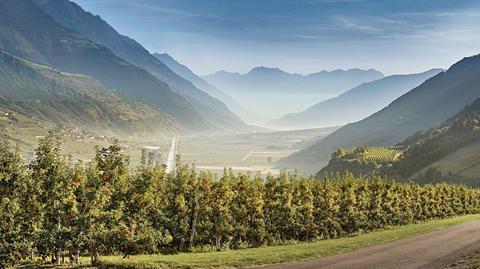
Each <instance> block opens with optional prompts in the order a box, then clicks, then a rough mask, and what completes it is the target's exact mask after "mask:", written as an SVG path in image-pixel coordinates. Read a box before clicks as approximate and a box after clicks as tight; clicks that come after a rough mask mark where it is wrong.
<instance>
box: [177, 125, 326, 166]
mask: <svg viewBox="0 0 480 269" xmlns="http://www.w3.org/2000/svg"><path fill="white" fill-rule="evenodd" d="M333 130H334V128H322V129H310V130H299V131H285V132H268V133H255V134H243V135H229V136H208V137H183V138H180V139H179V142H178V143H179V144H178V152H179V153H180V154H181V155H182V158H183V160H184V161H186V162H190V163H195V165H196V167H197V169H200V170H213V171H216V172H220V171H222V170H223V168H224V167H231V168H232V169H234V170H235V171H247V172H253V173H256V172H261V173H262V174H267V173H272V174H276V173H278V172H279V171H280V169H281V168H282V167H277V165H276V164H275V162H276V161H278V160H280V159H281V158H283V157H286V156H288V155H289V154H291V153H293V152H296V151H298V150H300V149H302V148H303V147H305V146H306V145H308V144H309V143H312V142H313V141H318V140H320V139H323V138H324V137H326V136H327V135H328V134H330V133H331V132H332V131H333ZM287 168H290V167H287ZM300 172H301V171H300Z"/></svg>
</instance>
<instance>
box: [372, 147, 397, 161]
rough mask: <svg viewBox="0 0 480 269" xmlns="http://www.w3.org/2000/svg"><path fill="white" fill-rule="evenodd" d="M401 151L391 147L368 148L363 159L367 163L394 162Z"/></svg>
mask: <svg viewBox="0 0 480 269" xmlns="http://www.w3.org/2000/svg"><path fill="white" fill-rule="evenodd" d="M401 154H402V150H400V149H397V148H391V147H388V148H387V147H368V148H367V152H365V153H364V155H363V158H364V159H365V160H367V161H376V162H388V161H396V160H397V159H398V157H399V156H400V155H401Z"/></svg>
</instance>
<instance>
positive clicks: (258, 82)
mask: <svg viewBox="0 0 480 269" xmlns="http://www.w3.org/2000/svg"><path fill="white" fill-rule="evenodd" d="M382 77H383V74H382V73H380V72H378V71H376V70H373V69H371V70H359V69H351V70H335V71H331V72H328V71H322V72H319V73H315V74H310V75H306V76H304V75H300V74H290V73H287V72H285V71H283V70H280V69H278V68H269V67H263V66H262V67H256V68H254V69H252V70H251V71H250V72H248V73H246V74H239V73H229V72H226V71H220V72H217V73H215V74H213V75H208V76H205V77H204V78H205V80H207V81H208V82H209V83H211V84H213V85H215V86H216V87H218V88H219V89H222V91H224V92H225V93H227V94H229V95H231V96H232V97H233V98H235V100H237V101H238V102H239V103H240V104H241V105H243V106H245V107H246V108H247V109H248V110H249V111H252V112H253V113H254V114H257V115H263V116H264V118H266V119H271V118H278V117H280V116H283V115H285V114H286V113H293V112H298V111H302V110H304V109H305V108H306V107H310V106H312V105H314V104H315V103H318V102H319V101H321V100H325V99H327V98H331V97H334V96H338V95H339V94H341V93H343V92H345V91H347V90H349V89H351V88H353V87H355V86H357V85H359V84H361V83H364V82H369V81H373V80H376V79H379V78H382Z"/></svg>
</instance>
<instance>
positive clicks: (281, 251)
mask: <svg viewBox="0 0 480 269" xmlns="http://www.w3.org/2000/svg"><path fill="white" fill-rule="evenodd" d="M479 231H480V215H471V216H463V217H456V218H451V219H446V220H437V221H431V222H427V223H421V224H413V225H408V226H404V227H395V228H392V229H388V230H383V231H377V232H372V233H367V234H362V235H358V236H353V237H347V238H340V239H333V240H323V241H318V242H313V243H302V244H294V245H284V246H273V247H264V248H256V249H245V250H231V251H225V252H208V253H182V254H177V255H140V256H132V257H130V258H129V259H122V257H121V256H110V257H102V258H101V262H102V264H104V265H106V266H112V267H116V268H239V267H252V266H259V265H266V264H275V265H271V266H266V267H263V268H265V269H283V268H286V269H290V268H304V269H307V268H322V269H323V268H332V269H333V268H335V269H343V268H345V269H346V268H348V269H355V268H372V269H375V268H389V269H390V268H409V269H410V268H425V269H430V268H432V269H433V268H435V269H438V268H443V267H446V266H448V265H450V264H452V263H455V262H457V261H458V260H460V259H462V257H464V256H465V255H468V254H470V253H473V252H474V251H476V250H478V249H480V232H479ZM342 253H343V254H342ZM324 256H327V257H324ZM320 257H323V258H320ZM295 261H296V262H295Z"/></svg>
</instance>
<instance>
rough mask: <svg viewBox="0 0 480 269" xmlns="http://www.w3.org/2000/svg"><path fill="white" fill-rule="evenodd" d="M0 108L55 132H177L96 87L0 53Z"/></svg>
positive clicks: (164, 119) (161, 116) (155, 114)
mask: <svg viewBox="0 0 480 269" xmlns="http://www.w3.org/2000/svg"><path fill="white" fill-rule="evenodd" d="M0 108H2V109H3V110H7V111H13V112H16V113H22V114H25V115H28V116H31V117H33V118H36V119H40V120H44V121H47V122H50V123H53V124H55V125H57V126H59V125H61V126H68V127H70V128H73V127H76V126H78V127H84V128H86V129H88V130H92V131H97V132H98V133H100V134H102V135H106V134H124V135H126V134H131V133H133V132H134V133H135V134H137V135H143V136H148V137H153V136H155V135H163V136H165V135H174V134H175V133H178V132H179V131H181V129H180V127H179V125H178V124H176V123H175V122H174V119H173V118H172V117H170V116H169V115H168V114H165V113H161V112H159V111H157V110H155V109H152V108H150V107H148V106H147V105H145V104H143V103H141V102H138V101H133V100H130V99H129V98H127V97H124V96H122V95H120V94H118V92H116V91H112V90H109V89H107V88H105V87H104V86H103V85H101V84H100V83H99V82H98V81H96V80H94V79H92V78H90V77H87V76H84V75H75V74H68V73H64V72H60V71H58V70H56V69H53V68H50V67H47V66H43V65H39V64H34V63H32V62H29V61H27V60H24V59H20V58H18V57H15V56H13V55H11V54H8V53H7V52H4V51H2V50H0Z"/></svg>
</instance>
